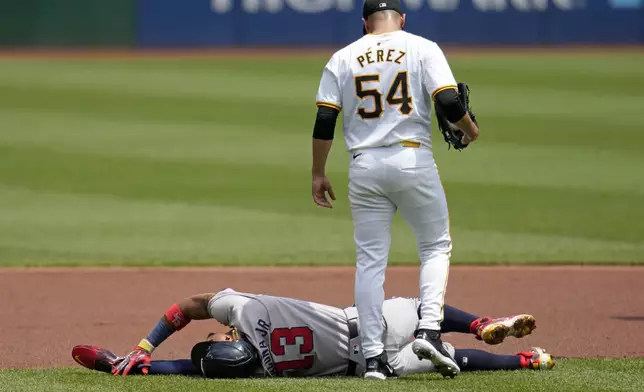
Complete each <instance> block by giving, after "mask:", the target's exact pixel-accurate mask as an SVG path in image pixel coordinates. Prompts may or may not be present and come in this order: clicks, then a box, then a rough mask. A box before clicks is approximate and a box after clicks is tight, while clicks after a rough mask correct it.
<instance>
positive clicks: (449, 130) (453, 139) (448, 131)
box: [435, 83, 479, 151]
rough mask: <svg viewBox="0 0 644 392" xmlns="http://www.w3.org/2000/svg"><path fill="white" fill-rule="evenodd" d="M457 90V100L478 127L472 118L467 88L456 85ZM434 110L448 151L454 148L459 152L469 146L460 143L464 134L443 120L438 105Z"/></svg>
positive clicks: (466, 86)
mask: <svg viewBox="0 0 644 392" xmlns="http://www.w3.org/2000/svg"><path fill="white" fill-rule="evenodd" d="M457 89H458V99H459V100H460V101H461V104H462V105H463V108H464V109H465V111H466V112H467V113H469V114H470V117H471V118H472V121H473V122H474V124H476V125H477V126H478V125H479V124H478V122H477V121H476V116H474V112H473V111H472V108H471V107H470V88H469V86H468V85H467V84H465V83H458V85H457ZM435 110H436V120H437V121H438V128H439V129H440V131H441V133H442V134H443V138H445V142H446V143H447V145H448V149H449V148H451V147H454V148H455V149H456V150H459V151H460V150H462V149H464V148H465V147H467V146H468V145H469V144H464V143H463V141H462V140H463V136H464V135H465V133H464V132H463V131H462V130H461V129H460V128H458V127H457V126H456V125H454V124H452V123H450V122H449V121H447V118H445V115H444V114H443V113H442V111H441V109H440V107H439V106H438V105H437V106H435Z"/></svg>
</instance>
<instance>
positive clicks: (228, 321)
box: [72, 289, 554, 378]
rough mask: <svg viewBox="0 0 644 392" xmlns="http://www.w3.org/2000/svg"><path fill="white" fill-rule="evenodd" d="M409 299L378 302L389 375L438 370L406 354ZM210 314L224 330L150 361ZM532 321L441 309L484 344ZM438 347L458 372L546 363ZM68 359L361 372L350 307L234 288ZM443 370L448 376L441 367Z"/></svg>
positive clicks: (253, 371) (240, 371) (448, 328)
mask: <svg viewBox="0 0 644 392" xmlns="http://www.w3.org/2000/svg"><path fill="white" fill-rule="evenodd" d="M419 305H420V301H419V300H418V299H417V298H392V299H389V300H387V301H385V303H384V306H383V314H384V320H383V323H384V326H385V334H384V335H383V343H384V346H385V349H386V351H387V354H388V356H389V362H390V364H391V366H392V368H393V369H392V370H393V372H394V375H395V376H404V375H407V374H413V373H427V372H435V371H439V372H440V371H441V369H440V367H437V366H435V364H433V363H432V361H427V360H421V359H420V358H418V357H417V355H416V354H414V353H413V351H412V348H411V342H412V341H413V340H414V332H415V331H416V329H417V328H418V325H419V316H418V309H419ZM206 319H215V320H217V321H218V322H220V323H221V324H223V325H226V326H229V327H231V328H232V329H231V330H230V331H229V332H228V333H226V334H223V333H215V334H210V335H209V337H208V340H207V341H204V342H200V343H197V344H196V345H195V346H194V347H193V349H192V352H191V360H176V361H151V360H150V356H151V354H152V352H153V351H154V349H155V348H156V347H158V346H159V345H160V344H161V343H162V342H163V341H165V340H166V339H167V338H168V337H169V336H170V335H172V334H173V333H174V332H176V331H179V330H181V329H182V328H184V327H185V326H186V325H187V324H188V323H190V321H191V320H206ZM535 328H536V326H535V319H534V317H532V316H530V315H519V316H513V317H505V318H498V319H491V318H487V317H477V316H474V315H471V314H469V313H466V312H463V311H461V310H458V309H456V308H453V307H450V306H446V307H445V320H444V321H443V322H442V332H444V333H448V332H459V333H471V334H474V335H475V336H476V337H477V338H478V339H480V340H483V341H485V342H487V343H489V344H499V343H501V342H502V341H503V340H504V339H505V338H506V337H508V336H514V337H518V338H520V337H523V336H525V335H527V334H530V333H531V332H532V331H533V330H534V329H535ZM444 344H445V349H446V350H448V351H449V352H450V354H452V355H455V358H456V359H457V361H458V365H459V366H460V367H462V369H463V370H470V371H472V370H510V369H524V368H530V369H551V368H552V367H553V366H554V362H553V360H552V358H551V356H550V354H547V353H546V352H545V350H542V349H539V348H534V349H532V351H527V352H522V353H519V354H517V355H496V354H490V353H487V352H485V351H481V350H454V348H453V347H452V346H451V345H450V344H449V343H444ZM72 356H73V358H74V360H76V362H78V363H79V364H80V365H82V366H85V367H87V368H89V369H95V370H99V371H103V372H109V373H112V374H115V375H128V374H182V375H195V376H199V375H200V376H205V377H208V378H231V377H261V376H286V377H303V376H326V375H347V376H361V375H362V374H364V371H365V359H364V357H363V355H362V350H361V347H360V337H359V323H358V317H357V311H356V309H355V307H353V306H352V307H348V308H346V309H340V308H336V307H333V306H328V305H323V304H318V303H313V302H307V301H301V300H297V299H292V298H285V297H275V296H269V295H257V294H249V293H241V292H236V291H234V290H232V289H226V290H223V291H221V292H219V293H216V294H199V295H195V296H192V297H189V298H186V299H184V300H182V301H180V302H179V303H178V304H174V305H172V306H171V307H170V308H169V309H168V310H167V311H166V312H165V314H164V315H163V317H162V318H161V319H160V320H159V322H158V323H157V325H156V326H155V327H154V329H153V330H152V331H151V332H150V333H149V334H148V336H147V337H146V338H144V339H142V340H141V342H140V343H139V344H138V345H137V346H136V347H135V348H134V351H132V352H131V353H130V354H128V355H126V356H124V357H117V356H116V355H115V354H113V353H111V352H110V351H108V350H106V349H102V348H100V347H96V346H87V345H80V346H76V347H74V349H73V350H72ZM443 375H449V374H445V373H443Z"/></svg>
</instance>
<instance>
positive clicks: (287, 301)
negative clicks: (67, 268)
mask: <svg viewBox="0 0 644 392" xmlns="http://www.w3.org/2000/svg"><path fill="white" fill-rule="evenodd" d="M418 305H419V301H418V299H416V298H394V299H390V300H387V301H385V304H384V306H383V311H384V317H385V322H384V323H385V324H386V325H387V328H386V330H385V334H384V336H383V342H384V343H385V347H386V350H387V353H388V355H389V362H390V364H391V365H392V366H393V367H394V369H395V370H396V372H397V374H398V375H400V376H402V375H405V374H409V373H421V372H432V371H435V369H434V368H433V365H432V364H431V362H430V361H420V360H419V359H418V358H417V356H416V354H414V353H413V352H412V351H411V345H409V344H408V343H409V341H410V339H412V338H413V333H414V331H415V330H416V328H417V327H418ZM208 312H209V313H210V315H211V316H212V318H214V319H216V320H217V321H218V322H219V323H221V324H223V325H227V326H230V327H235V328H237V329H238V331H239V332H241V333H242V334H244V335H245V337H246V338H247V339H248V340H249V341H250V343H251V344H252V345H253V346H254V347H255V349H256V350H257V351H258V353H259V356H260V359H261V362H262V368H258V371H257V375H271V376H286V377H304V376H309V377H317V376H325V375H335V374H337V375H344V374H345V373H346V371H347V367H348V365H349V359H350V358H351V359H352V360H354V361H355V362H357V364H358V366H357V371H358V373H357V375H359V374H360V373H361V372H364V367H365V360H364V356H363V355H362V352H361V348H360V346H359V338H357V340H356V339H354V341H353V342H352V343H351V344H350V341H349V327H348V323H347V314H352V313H354V314H355V312H356V310H355V308H347V309H345V310H343V309H339V308H336V307H333V306H328V305H322V304H318V303H314V302H308V301H301V300H297V299H292V298H285V297H274V296H270V295H257V294H249V293H240V292H236V291H234V290H232V289H226V290H224V291H221V292H219V293H217V294H216V295H215V296H214V297H213V298H212V299H211V300H210V302H209V303H208Z"/></svg>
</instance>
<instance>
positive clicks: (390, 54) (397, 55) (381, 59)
mask: <svg viewBox="0 0 644 392" xmlns="http://www.w3.org/2000/svg"><path fill="white" fill-rule="evenodd" d="M406 54H407V53H406V52H403V51H402V50H400V49H376V50H375V51H374V50H372V49H371V48H369V49H367V51H366V52H364V53H363V54H361V55H360V56H358V57H356V60H357V61H358V63H360V67H362V68H364V66H365V64H373V63H396V64H402V62H401V61H402V59H403V57H405V55H406Z"/></svg>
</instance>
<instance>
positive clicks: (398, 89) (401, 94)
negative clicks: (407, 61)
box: [355, 71, 412, 120]
mask: <svg viewBox="0 0 644 392" xmlns="http://www.w3.org/2000/svg"><path fill="white" fill-rule="evenodd" d="M370 83H371V84H373V83H378V84H380V75H379V74H370V75H360V76H356V77H355V86H356V95H357V96H358V98H360V99H361V100H362V101H364V100H365V99H367V98H371V99H372V100H373V104H374V105H373V110H367V109H365V108H364V107H363V106H362V105H361V107H359V108H358V112H357V114H358V116H360V118H362V119H363V120H373V119H377V118H380V117H381V116H382V114H383V113H384V112H385V110H384V108H383V106H384V103H383V102H382V92H380V90H379V89H378V88H369V84H370ZM386 103H387V104H388V105H389V106H398V111H399V112H400V114H402V115H405V116H409V115H410V114H411V111H412V107H411V97H410V96H409V83H408V80H407V71H400V72H398V74H396V77H395V78H394V80H393V82H392V83H391V86H390V87H389V89H388V92H387V98H386Z"/></svg>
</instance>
